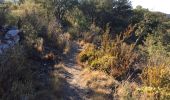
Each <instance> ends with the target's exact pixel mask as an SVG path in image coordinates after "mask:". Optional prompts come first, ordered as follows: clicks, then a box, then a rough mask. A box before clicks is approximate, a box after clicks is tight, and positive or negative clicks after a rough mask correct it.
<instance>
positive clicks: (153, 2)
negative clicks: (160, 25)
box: [130, 0, 170, 14]
mask: <svg viewBox="0 0 170 100" xmlns="http://www.w3.org/2000/svg"><path fill="white" fill-rule="evenodd" d="M130 1H131V2H132V6H133V7H134V8H135V7H136V6H137V5H141V6H142V7H143V8H148V9H149V10H151V11H160V12H164V13H167V14H170V0H130Z"/></svg>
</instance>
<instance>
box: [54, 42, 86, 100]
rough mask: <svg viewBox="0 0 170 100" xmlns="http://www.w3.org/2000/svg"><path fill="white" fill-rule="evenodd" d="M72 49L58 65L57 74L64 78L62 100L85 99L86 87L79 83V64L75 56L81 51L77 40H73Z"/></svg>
mask: <svg viewBox="0 0 170 100" xmlns="http://www.w3.org/2000/svg"><path fill="white" fill-rule="evenodd" d="M71 45H72V49H71V51H70V53H69V54H67V55H66V57H65V58H64V61H63V62H62V63H60V64H58V65H56V67H57V68H59V69H58V70H59V75H60V76H61V77H62V78H64V79H66V82H65V83H64V86H63V89H62V90H63V95H64V96H63V99H64V100H85V99H86V100H87V94H88V89H86V88H85V87H83V86H82V85H81V82H80V81H79V80H80V78H81V77H80V74H81V71H82V69H81V66H80V65H79V64H78V63H77V62H76V56H77V54H78V53H79V52H80V51H81V47H80V46H79V44H78V43H77V42H73V43H72V44H71Z"/></svg>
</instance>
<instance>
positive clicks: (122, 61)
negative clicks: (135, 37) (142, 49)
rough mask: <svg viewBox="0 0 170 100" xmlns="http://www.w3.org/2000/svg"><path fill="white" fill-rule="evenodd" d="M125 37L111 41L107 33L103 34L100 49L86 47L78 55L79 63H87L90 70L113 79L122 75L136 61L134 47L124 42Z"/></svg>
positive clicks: (136, 56)
mask: <svg viewBox="0 0 170 100" xmlns="http://www.w3.org/2000/svg"><path fill="white" fill-rule="evenodd" d="M125 33H127V32H125ZM127 37H128V36H126V35H125V34H123V36H122V35H120V36H117V37H116V38H115V39H114V40H111V39H110V38H109V35H108V33H105V34H104V35H103V38H102V39H101V40H102V41H101V47H98V48H95V46H93V45H91V46H89V47H87V48H86V49H85V50H84V51H82V52H81V53H80V54H79V57H80V61H81V62H87V63H88V65H87V66H89V68H90V69H93V70H102V71H104V72H106V73H108V74H111V75H113V76H114V77H118V76H121V75H124V74H125V73H126V72H127V71H128V70H129V69H130V68H131V67H133V64H134V63H135V62H136V61H137V59H138V54H137V53H136V52H135V51H134V45H128V44H126V43H125V42H124V40H125V39H126V38H127Z"/></svg>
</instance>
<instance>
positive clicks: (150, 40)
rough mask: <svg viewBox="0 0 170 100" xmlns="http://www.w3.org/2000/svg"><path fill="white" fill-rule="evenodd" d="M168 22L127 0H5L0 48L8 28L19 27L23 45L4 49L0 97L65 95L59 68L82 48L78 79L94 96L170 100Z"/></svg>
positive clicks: (97, 99) (25, 99)
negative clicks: (133, 5) (133, 6)
mask: <svg viewBox="0 0 170 100" xmlns="http://www.w3.org/2000/svg"><path fill="white" fill-rule="evenodd" d="M111 2H112V3H111ZM169 22H170V19H169V18H168V17H167V15H166V14H164V13H161V12H151V11H149V10H148V9H145V8H142V7H141V6H137V7H136V8H135V9H132V6H131V3H130V2H129V1H128V0H114V1H112V0H51V1H47V0H19V1H18V2H17V3H16V4H14V3H12V2H7V3H4V4H0V46H1V44H2V43H3V41H1V37H3V36H4V34H5V33H6V32H7V30H6V29H8V27H11V26H15V27H17V28H18V29H19V30H20V42H19V43H18V44H17V45H15V46H13V47H12V48H10V49H8V50H6V51H5V52H4V53H3V54H0V99H2V100H39V99H41V100H56V99H60V98H61V99H63V98H62V97H64V95H67V94H63V93H66V92H63V91H64V90H62V89H63V85H65V84H66V81H65V80H64V79H66V78H64V79H63V78H61V77H60V75H59V70H58V69H55V65H56V64H59V63H61V62H64V61H66V60H68V58H67V56H70V55H71V54H73V53H72V52H73V51H76V50H77V52H78V49H79V48H81V50H80V52H79V54H77V55H76V54H73V55H74V56H76V58H77V59H76V61H77V62H76V61H72V62H74V63H76V64H78V65H81V66H82V69H83V71H81V74H80V76H79V77H81V80H80V81H81V82H80V83H82V84H81V85H82V86H84V87H87V89H88V90H89V91H90V92H89V91H88V92H89V93H88V92H87V94H90V95H89V97H90V98H92V99H94V100H103V99H106V98H107V99H108V100H109V99H110V100H112V99H120V100H131V99H132V100H136V99H139V100H168V99H170V40H169V37H170V31H169V30H170V23H169ZM1 42H2V43H1ZM75 43H78V44H79V46H80V47H75V46H74V45H75ZM65 65H66V64H63V66H65ZM70 77H71V76H70ZM68 83H69V82H68ZM69 85H72V84H69ZM70 87H71V86H70ZM77 95H78V94H77Z"/></svg>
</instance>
